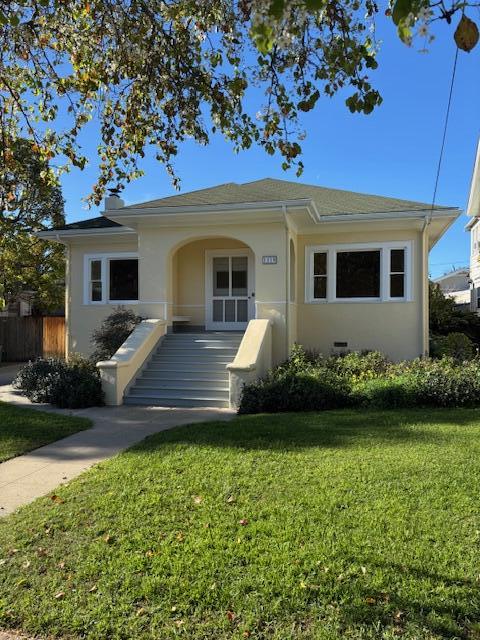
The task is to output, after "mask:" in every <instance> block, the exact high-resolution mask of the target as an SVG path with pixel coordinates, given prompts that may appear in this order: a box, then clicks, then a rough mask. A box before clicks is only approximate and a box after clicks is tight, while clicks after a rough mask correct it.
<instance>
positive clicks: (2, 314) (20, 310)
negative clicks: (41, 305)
mask: <svg viewBox="0 0 480 640" xmlns="http://www.w3.org/2000/svg"><path fill="white" fill-rule="evenodd" d="M35 295H36V294H35V291H22V292H21V293H19V294H18V296H17V297H16V299H15V300H14V301H12V302H9V303H8V304H7V305H6V306H5V308H4V309H2V310H1V311H0V318H24V317H25V316H31V315H32V308H33V303H34V301H35Z"/></svg>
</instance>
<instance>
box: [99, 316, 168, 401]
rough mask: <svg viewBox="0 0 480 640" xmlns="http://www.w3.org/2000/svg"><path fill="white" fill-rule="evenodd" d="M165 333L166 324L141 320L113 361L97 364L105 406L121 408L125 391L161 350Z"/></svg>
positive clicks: (159, 321) (113, 357) (112, 358)
mask: <svg viewBox="0 0 480 640" xmlns="http://www.w3.org/2000/svg"><path fill="white" fill-rule="evenodd" d="M166 331H167V323H166V321H165V320H156V319H150V320H142V322H140V324H138V325H137V326H136V327H135V329H134V330H133V332H132V333H131V334H130V335H129V336H128V338H127V339H126V340H125V342H124V343H123V344H122V346H121V347H120V348H119V349H118V351H117V352H116V353H115V354H114V355H113V356H112V357H111V358H110V360H104V361H102V362H98V363H97V367H98V368H99V370H100V377H101V380H102V389H103V392H104V394H105V404H107V405H111V406H118V405H121V404H122V403H123V397H124V394H125V391H126V390H127V389H128V387H129V385H131V384H132V382H134V380H135V378H136V377H137V375H138V374H139V372H140V371H141V369H142V368H143V366H144V365H145V363H146V362H147V361H148V360H149V358H150V356H151V355H152V353H153V352H154V351H155V349H156V348H157V347H158V344H159V342H160V340H162V339H163V336H164V335H165V333H166Z"/></svg>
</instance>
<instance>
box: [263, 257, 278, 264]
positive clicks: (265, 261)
mask: <svg viewBox="0 0 480 640" xmlns="http://www.w3.org/2000/svg"><path fill="white" fill-rule="evenodd" d="M262 264H277V256H262Z"/></svg>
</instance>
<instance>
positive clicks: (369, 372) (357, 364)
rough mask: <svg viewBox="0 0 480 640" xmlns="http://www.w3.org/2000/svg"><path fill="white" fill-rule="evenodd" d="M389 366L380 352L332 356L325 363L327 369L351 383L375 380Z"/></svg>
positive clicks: (354, 352)
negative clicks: (344, 377) (349, 380)
mask: <svg viewBox="0 0 480 640" xmlns="http://www.w3.org/2000/svg"><path fill="white" fill-rule="evenodd" d="M389 364H390V362H389V360H388V359H387V358H386V357H385V356H384V355H383V353H380V351H362V352H358V351H351V352H350V353H346V354H345V355H343V356H332V357H331V358H329V359H328V361H327V362H326V366H327V367H329V368H330V369H333V370H335V371H336V372H337V373H338V374H339V375H342V376H346V377H347V378H349V379H351V380H352V381H354V380H357V379H359V380H364V379H371V378H377V377H378V376H380V375H383V374H384V373H385V372H386V371H387V369H388V367H389Z"/></svg>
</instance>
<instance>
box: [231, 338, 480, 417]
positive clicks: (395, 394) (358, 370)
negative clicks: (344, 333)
mask: <svg viewBox="0 0 480 640" xmlns="http://www.w3.org/2000/svg"><path fill="white" fill-rule="evenodd" d="M348 406H356V407H376V408H382V409H391V408H397V407H398V408H399V407H417V406H424V407H466V406H480V359H479V358H474V359H472V360H469V361H464V362H462V363H460V362H459V361H458V360H456V359H455V358H452V357H447V356H444V357H442V358H441V359H439V360H435V359H431V358H424V359H417V360H414V361H412V362H401V363H399V364H391V363H389V362H388V360H387V359H386V358H385V357H384V356H383V355H382V354H381V353H378V352H369V353H364V354H360V353H350V354H348V355H346V356H342V357H330V358H322V357H318V356H316V357H315V359H312V358H311V357H310V356H309V354H308V353H305V352H304V351H303V350H302V348H301V347H298V346H297V347H295V349H294V350H293V352H292V356H291V357H290V358H289V359H288V360H287V361H286V362H284V363H283V364H282V365H280V366H278V367H276V368H275V369H273V370H272V371H270V372H269V374H268V375H267V376H266V377H265V378H264V379H262V380H257V381H256V382H254V383H252V384H249V385H246V386H245V387H244V390H243V395H242V399H241V403H240V408H239V413H260V412H267V413H268V412H277V411H321V410H324V409H336V408H341V407H348Z"/></svg>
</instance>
